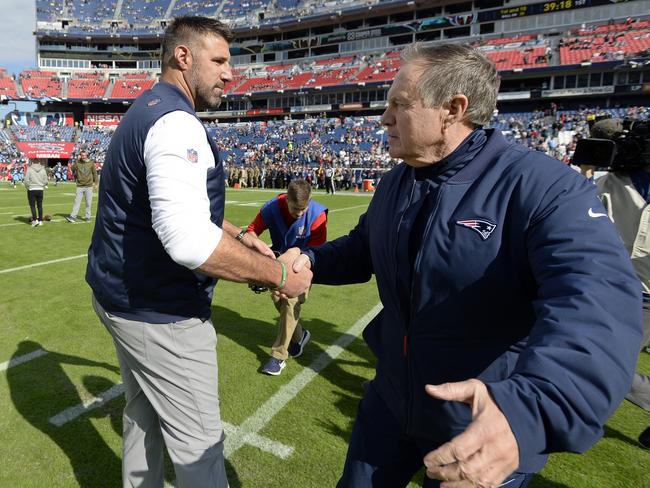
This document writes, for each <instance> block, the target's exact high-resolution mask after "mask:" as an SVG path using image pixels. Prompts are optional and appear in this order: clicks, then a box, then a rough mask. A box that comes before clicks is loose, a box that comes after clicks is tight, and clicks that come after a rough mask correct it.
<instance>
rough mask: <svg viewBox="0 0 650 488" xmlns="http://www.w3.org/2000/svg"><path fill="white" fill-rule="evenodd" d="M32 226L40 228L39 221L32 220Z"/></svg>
mask: <svg viewBox="0 0 650 488" xmlns="http://www.w3.org/2000/svg"><path fill="white" fill-rule="evenodd" d="M30 225H31V226H32V227H38V220H32V223H31V224H30Z"/></svg>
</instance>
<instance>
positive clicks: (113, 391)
mask: <svg viewBox="0 0 650 488" xmlns="http://www.w3.org/2000/svg"><path fill="white" fill-rule="evenodd" d="M123 393H124V385H123V384H122V383H118V384H117V385H115V386H112V387H111V388H109V389H108V390H106V391H105V392H104V393H102V394H101V395H100V396H99V397H96V398H92V399H90V400H88V401H86V402H83V403H79V404H77V405H75V406H74V407H70V408H66V409H65V410H63V411H62V412H59V413H57V414H56V415H54V416H53V417H50V419H49V422H50V423H51V424H52V425H55V426H56V427H61V426H62V425H65V424H67V423H68V422H71V421H73V420H74V419H76V418H77V417H80V416H81V415H83V414H85V413H87V412H90V411H91V410H95V409H96V408H99V407H101V406H102V405H104V404H106V403H108V402H110V401H111V400H113V399H114V398H117V397H118V396H120V395H122V394H123ZM222 424H223V429H224V431H225V433H226V435H227V436H233V437H237V436H239V435H241V434H240V429H239V427H237V426H235V425H232V424H229V423H228V422H222ZM246 443H247V444H250V445H252V446H255V447H257V448H258V449H261V450H262V451H266V452H268V453H271V454H274V455H276V456H278V457H279V458H281V459H287V458H288V457H289V456H291V454H293V447H290V446H287V445H285V444H282V443H281V442H276V441H273V440H271V439H268V438H266V437H263V436H261V435H257V434H253V435H251V434H248V436H247V439H246Z"/></svg>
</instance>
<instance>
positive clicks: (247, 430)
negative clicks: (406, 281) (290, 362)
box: [224, 303, 382, 457]
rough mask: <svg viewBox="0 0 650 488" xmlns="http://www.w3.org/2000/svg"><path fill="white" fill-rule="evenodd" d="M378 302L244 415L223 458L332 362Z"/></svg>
mask: <svg viewBox="0 0 650 488" xmlns="http://www.w3.org/2000/svg"><path fill="white" fill-rule="evenodd" d="M381 308H382V305H381V303H378V304H377V305H375V306H374V307H373V308H372V310H370V311H369V312H368V313H367V314H365V315H364V316H363V317H361V318H360V319H359V320H357V322H356V323H355V324H354V325H353V326H352V327H350V328H349V329H348V330H347V331H346V332H345V334H343V335H342V336H340V337H339V338H338V339H337V340H336V341H335V342H334V344H332V345H331V346H329V347H328V348H327V349H326V350H325V351H324V352H322V353H321V354H320V355H319V356H318V357H317V358H316V359H314V361H313V362H312V363H311V364H310V365H309V366H308V367H306V368H305V369H303V370H302V371H301V372H300V373H298V374H297V375H296V376H295V377H294V378H293V379H292V380H291V381H289V383H286V384H285V385H284V386H282V387H281V388H280V389H279V390H278V391H277V393H275V394H274V395H273V396H272V397H271V398H269V399H268V400H267V401H266V402H265V403H264V404H263V405H262V406H261V407H259V408H258V409H257V411H256V412H255V413H254V414H253V415H251V416H250V417H248V418H247V419H246V420H244V422H243V423H242V424H241V425H240V426H239V436H237V437H235V436H231V437H226V441H225V446H224V453H225V456H226V457H230V456H232V455H233V454H234V453H235V452H237V451H238V450H239V448H241V447H242V446H243V445H244V444H248V443H250V442H251V440H250V439H251V438H253V436H256V435H258V434H259V432H260V431H261V430H262V429H264V427H266V425H267V424H268V423H269V422H270V421H271V419H272V418H273V417H274V416H275V415H276V414H277V413H278V412H280V410H282V409H283V408H284V407H285V405H286V404H287V403H289V402H290V401H291V400H293V399H294V398H295V397H296V395H298V394H299V393H300V392H301V391H302V390H303V389H304V388H305V387H306V386H307V385H308V384H309V383H310V382H311V380H313V379H314V378H315V377H316V376H317V375H318V374H319V373H320V372H321V371H322V370H323V369H325V367H327V366H328V365H329V364H330V363H331V362H332V361H334V360H335V359H336V358H337V357H338V356H339V355H340V354H341V353H342V352H343V351H344V350H345V349H346V348H347V347H348V346H349V345H350V344H351V343H352V341H354V340H355V339H356V338H357V336H358V335H359V334H360V333H361V331H362V330H363V329H364V328H365V327H366V325H368V323H369V322H370V321H371V320H372V319H373V317H375V315H377V314H378V313H379V311H380V310H381Z"/></svg>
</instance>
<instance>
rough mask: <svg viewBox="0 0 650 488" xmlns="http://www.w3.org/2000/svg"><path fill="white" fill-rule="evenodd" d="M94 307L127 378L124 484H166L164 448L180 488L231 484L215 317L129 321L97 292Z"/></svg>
mask: <svg viewBox="0 0 650 488" xmlns="http://www.w3.org/2000/svg"><path fill="white" fill-rule="evenodd" d="M93 308H94V309H95V313H96V314H97V316H98V317H99V319H100V320H101V321H102V323H103V324H104V326H105V327H106V329H107V330H108V332H110V334H111V335H112V336H113V342H114V343H115V350H116V352H117V358H118V359H119V361H120V371H121V373H122V381H123V383H124V390H125V393H124V395H125V397H126V406H125V407H124V413H123V419H124V427H123V431H124V432H123V438H124V440H123V443H124V446H123V458H122V480H123V486H124V488H127V487H128V488H132V487H135V486H137V487H140V488H162V486H163V483H164V469H163V448H164V447H166V448H167V452H168V453H169V457H170V459H171V461H172V463H173V464H174V472H175V474H176V486H178V487H179V488H227V487H228V481H227V479H226V470H225V466H224V456H223V440H224V434H223V425H222V423H221V418H220V411H219V396H218V394H217V355H216V352H215V348H216V345H217V335H216V332H215V330H214V327H213V326H212V322H210V321H209V320H207V321H205V322H203V321H201V320H200V319H188V320H183V321H180V322H174V323H171V324H149V323H146V322H137V321H134V320H127V319H123V318H121V317H118V316H115V315H113V314H111V313H109V312H106V311H105V310H104V309H103V308H102V306H101V305H100V304H99V303H98V302H97V301H96V300H95V297H93Z"/></svg>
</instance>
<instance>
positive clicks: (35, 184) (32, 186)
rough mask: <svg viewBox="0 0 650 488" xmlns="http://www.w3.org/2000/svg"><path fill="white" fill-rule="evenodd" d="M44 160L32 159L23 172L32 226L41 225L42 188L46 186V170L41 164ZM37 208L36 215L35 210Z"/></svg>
mask: <svg viewBox="0 0 650 488" xmlns="http://www.w3.org/2000/svg"><path fill="white" fill-rule="evenodd" d="M43 161H44V160H42V159H34V160H33V161H32V162H31V164H30V165H29V167H28V168H27V173H25V180H24V181H23V184H24V185H25V188H27V201H28V202H29V208H30V210H31V212H32V219H31V224H32V227H39V226H41V225H43V190H44V189H45V188H46V187H47V171H46V169H45V167H44V166H43V165H42V164H41V163H42V162H43ZM37 209H38V215H37V214H36V210H37Z"/></svg>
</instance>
